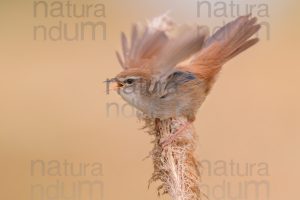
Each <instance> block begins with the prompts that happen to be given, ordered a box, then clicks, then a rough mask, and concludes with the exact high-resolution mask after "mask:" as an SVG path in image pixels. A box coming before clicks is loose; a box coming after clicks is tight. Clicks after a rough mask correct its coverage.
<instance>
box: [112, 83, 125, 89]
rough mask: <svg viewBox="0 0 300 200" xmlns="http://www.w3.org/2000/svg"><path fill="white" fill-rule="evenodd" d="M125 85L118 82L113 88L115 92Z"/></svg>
mask: <svg viewBox="0 0 300 200" xmlns="http://www.w3.org/2000/svg"><path fill="white" fill-rule="evenodd" d="M123 86H124V85H123V84H122V83H121V82H116V83H115V85H114V86H113V90H118V89H120V88H121V87H123Z"/></svg>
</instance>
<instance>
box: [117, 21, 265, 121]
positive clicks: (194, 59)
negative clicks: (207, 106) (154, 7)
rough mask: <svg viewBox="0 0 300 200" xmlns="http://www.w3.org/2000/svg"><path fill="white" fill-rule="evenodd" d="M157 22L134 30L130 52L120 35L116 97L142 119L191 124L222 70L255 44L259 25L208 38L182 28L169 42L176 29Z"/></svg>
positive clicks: (238, 25)
mask: <svg viewBox="0 0 300 200" xmlns="http://www.w3.org/2000/svg"><path fill="white" fill-rule="evenodd" d="M156 20H160V21H159V23H150V24H148V26H147V27H146V28H144V29H143V30H142V31H140V30H138V27H137V26H136V25H134V26H133V28H132V33H131V44H130V46H129V44H128V40H127V38H126V36H125V34H124V33H122V35H121V40H122V50H123V58H122V57H121V55H120V54H119V53H117V57H118V60H119V62H120V65H121V66H122V67H123V68H124V71H122V72H121V73H120V74H118V75H117V76H116V78H115V79H114V80H116V81H117V83H118V86H119V94H120V95H121V96H122V97H123V99H124V100H125V101H127V102H128V103H130V104H131V105H133V106H135V107H136V108H137V109H138V110H140V111H142V112H143V113H144V114H145V115H146V116H150V117H153V118H159V119H167V118H174V117H186V118H187V119H188V120H189V121H193V120H194V119H195V114H196V112H197V110H198V108H199V107H200V105H201V104H202V103H203V101H204V99H205V97H206V96H207V94H208V92H209V91H210V89H211V86H212V85H213V82H214V80H215V77H216V75H217V74H218V72H219V71H220V70H221V67H222V66H223V65H224V64H225V63H226V62H227V61H228V60H230V59H232V58H233V57H235V56H236V55H238V54H239V53H241V52H243V51H245V50H246V49H248V48H249V47H251V46H253V45H254V44H256V43H257V42H258V39H257V38H254V39H251V36H252V35H254V34H255V33H256V32H257V31H258V30H259V28H260V25H258V24H256V18H255V17H253V18H252V17H250V15H247V16H242V17H239V18H237V19H236V20H234V21H232V22H230V23H228V24H226V25H225V26H223V27H222V28H221V29H220V30H218V31H217V32H216V33H215V34H213V35H212V36H210V37H208V31H207V29H206V28H205V27H199V26H194V27H193V26H185V27H184V28H181V29H183V30H181V31H178V32H179V33H177V34H176V35H175V37H174V36H173V37H172V36H170V34H169V32H170V31H169V30H170V29H175V30H180V27H176V26H175V25H174V23H172V22H171V21H170V20H169V19H168V18H166V17H164V18H161V19H159V18H157V19H156ZM153 24H154V25H153ZM184 61H185V62H184Z"/></svg>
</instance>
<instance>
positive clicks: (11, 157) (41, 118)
mask: <svg viewBox="0 0 300 200" xmlns="http://www.w3.org/2000/svg"><path fill="white" fill-rule="evenodd" d="M47 2H48V4H49V6H50V3H51V2H54V1H50V0H49V1H47ZM63 2H67V1H63ZM70 2H72V3H73V4H75V5H77V6H78V9H79V6H81V5H82V4H84V5H87V4H94V5H95V4H96V3H103V4H104V5H105V15H106V17H102V18H97V17H92V16H90V17H85V18H76V17H71V18H68V17H62V18H54V17H51V16H48V18H44V17H42V16H41V15H38V16H37V17H36V18H35V17H34V16H33V13H34V11H33V10H34V9H33V4H34V1H28V0H26V1H24V0H1V2H0V20H1V29H0V42H1V45H0V51H1V59H0V158H1V161H0V177H1V180H0V199H9V200H21V199H23V200H29V199H32V200H35V199H45V200H46V199H47V200H50V199H59V200H62V199H67V198H66V196H69V199H72V200H80V199H89V197H88V194H87V191H83V196H81V197H80V195H79V194H78V188H77V189H76V188H75V195H74V196H72V195H71V194H72V191H73V190H72V188H73V185H75V187H76V185H77V186H78V181H85V180H87V181H98V182H100V183H101V184H102V186H103V189H99V193H97V194H96V191H98V190H95V197H93V198H92V199H101V198H98V196H97V195H100V194H102V195H103V198H102V199H105V200H116V199H130V200H134V199H144V200H150V199H158V197H157V196H156V190H155V187H156V185H153V186H152V187H150V189H149V190H148V189H147V181H148V179H149V178H150V176H151V173H152V163H151V160H149V159H148V160H145V161H142V159H143V158H144V157H146V156H147V155H148V152H149V151H150V150H151V148H152V146H151V144H150V141H151V140H152V138H151V137H150V136H149V135H147V134H146V133H144V132H142V131H140V130H139V129H140V127H141V126H142V124H141V123H139V122H138V121H137V120H136V119H135V118H134V117H130V116H129V117H128V116H126V115H131V110H130V108H129V107H127V106H126V105H125V103H124V102H123V101H122V100H121V98H120V97H119V96H117V95H116V94H113V93H111V94H110V95H106V94H105V90H106V88H105V84H104V83H103V81H104V80H106V78H111V77H113V76H114V75H115V74H116V73H118V72H119V71H120V70H121V68H120V67H119V65H118V63H117V60H116V58H115V53H114V51H115V50H116V49H119V47H120V45H119V34H120V31H126V32H128V30H129V28H130V25H131V24H132V23H133V22H136V21H143V20H145V19H150V18H152V17H154V16H156V15H159V14H161V13H163V12H165V11H166V10H171V11H172V12H171V16H172V17H173V18H174V19H175V20H176V21H178V22H180V23H183V22H193V23H194V22H196V23H200V24H207V25H210V26H215V25H217V24H219V25H220V24H222V23H223V21H226V22H228V21H229V20H232V19H233V18H234V17H231V16H230V14H228V16H227V17H224V16H223V17H217V16H213V17H207V13H205V12H204V11H203V13H202V11H201V15H202V14H203V17H201V18H199V17H197V1H196V0H188V1H180V0H175V1H174V0H162V1H150V0H147V1H138V0H129V1H126V2H124V1H121V0H103V1H70ZM216 2H218V1H212V2H211V6H212V7H213V6H214V3H216ZM219 2H220V1H219ZM223 3H224V4H226V6H227V9H228V13H230V7H229V3H230V2H227V1H224V2H223ZM233 3H235V4H239V5H240V10H241V13H242V14H244V13H245V6H246V5H247V4H250V5H251V4H254V5H256V6H257V7H256V11H255V10H254V12H253V14H254V15H256V14H257V8H258V6H259V5H261V4H263V3H264V4H266V5H267V6H268V10H269V16H263V17H260V18H259V19H260V21H264V22H266V23H268V24H269V26H270V27H269V33H270V35H269V38H268V37H267V35H266V29H263V30H262V31H261V33H260V37H261V42H260V43H259V44H258V45H256V46H255V47H253V48H251V49H250V50H249V51H247V52H246V53H244V54H242V55H240V56H239V57H238V58H236V59H234V60H232V61H230V62H229V63H228V64H227V65H226V66H225V68H224V70H223V71H222V73H221V75H220V76H219V80H218V81H217V84H216V85H215V87H214V89H213V91H212V93H211V94H210V96H209V97H208V98H207V100H206V102H205V103H204V105H203V106H202V108H201V109H200V112H199V113H198V115H197V117H198V118H197V121H196V123H195V127H196V130H197V131H198V133H199V148H198V154H199V158H200V159H204V160H207V161H208V163H210V164H211V166H210V168H211V169H212V170H216V169H215V167H217V166H216V162H217V161H218V160H219V161H218V162H217V163H226V166H225V167H227V169H226V170H228V173H227V175H224V174H221V175H218V174H217V173H212V174H211V175H209V173H208V171H207V170H208V165H206V164H204V165H203V167H204V169H203V171H204V172H203V184H206V188H210V192H209V194H208V196H210V198H209V199H211V200H214V199H239V200H242V199H272V200H279V199H297V198H299V192H298V190H299V189H298V184H299V178H300V172H299V168H300V158H299V150H300V136H299V133H300V116H299V115H300V106H299V102H300V93H299V85H300V79H299V74H300V65H299V64H300V62H299V34H300V28H299V24H298V19H299V17H300V14H299V11H298V8H299V6H300V3H299V2H298V1H296V0H289V1H276V2H275V1H270V0H269V1H268V0H266V1H250V0H248V1H242V0H239V1H233ZM220 5H221V4H219V6H220ZM212 9H213V8H212ZM203 10H205V8H203ZM95 20H96V21H97V20H100V21H103V22H104V23H105V24H106V27H107V29H106V40H103V39H101V38H100V39H99V38H98V40H95V41H93V40H91V39H86V40H83V41H72V42H70V41H65V40H59V41H52V40H50V39H48V40H46V41H43V40H41V39H40V40H34V39H33V27H34V26H37V25H40V24H42V25H44V26H45V27H51V26H53V25H55V24H57V23H58V22H59V21H62V22H63V23H66V24H67V25H69V27H70V29H71V28H72V27H73V28H74V24H75V23H81V22H86V21H95ZM111 103H116V104H117V106H118V108H119V109H122V108H124V109H125V111H124V112H123V113H120V114H119V115H118V114H117V113H116V110H114V109H108V110H107V108H108V107H107V105H109V104H111ZM124 105H125V107H124ZM35 160H40V161H41V162H42V163H44V165H45V168H46V169H45V170H46V172H45V173H46V174H45V175H44V176H43V175H42V173H41V170H42V167H41V165H35V166H34V167H33V168H34V169H32V165H31V164H32V161H35ZM65 160H66V161H67V162H69V163H71V165H72V167H73V168H75V170H77V171H78V170H79V168H80V166H82V165H83V164H82V163H86V164H90V165H92V164H94V163H101V166H102V168H101V170H102V173H98V174H97V175H93V174H92V173H90V171H88V172H87V173H86V174H85V175H84V174H83V172H81V174H80V175H82V176H74V175H70V174H69V175H65V174H64V172H65V171H64V170H65V168H64V167H63V165H64V164H63V163H64V162H65ZM51 161H52V164H51ZM49 162H50V164H49ZM232 162H235V163H237V164H238V165H239V167H238V168H239V170H240V171H239V172H240V175H237V174H236V173H237V171H238V170H237V169H234V170H233V171H234V173H235V174H231V173H229V172H230V167H231V164H230V163H232ZM53 163H54V164H53ZM55 163H56V164H55ZM262 164H264V165H266V166H267V167H265V169H266V168H267V172H263V174H260V172H258V171H259V169H260V168H261V166H262ZM57 165H60V166H57ZM250 165H252V167H250ZM51 167H52V169H49V168H51ZM69 167H70V165H69ZM219 167H220V166H219ZM235 167H237V165H235ZM53 168H54V169H53ZM58 168H59V169H60V170H61V171H60V172H61V176H59V175H57V173H58V172H57V173H55V172H54V175H53V174H52V173H50V172H49V171H47V170H50V171H51V170H54V171H55V170H57V169H58ZM250 168H251V169H250ZM31 170H33V171H34V173H33V174H31V172H32V171H31ZM68 170H70V169H69V168H67V169H66V171H67V172H68ZM88 170H89V169H88ZM251 170H252V172H251V173H250V171H251ZM52 172H53V171H52ZM246 172H247V173H246ZM241 174H242V175H241ZM57 181H58V182H59V183H60V184H64V189H61V188H63V187H61V185H60V189H59V192H58V193H57V191H58V190H57V188H56V186H51V185H53V184H56V183H57ZM251 181H252V182H251ZM260 181H263V183H266V185H267V186H268V187H265V186H264V185H263V186H262V187H261V188H259V190H258V191H256V190H255V188H254V189H253V188H250V187H247V185H248V186H249V183H260ZM224 182H225V186H224V185H222V184H224ZM36 184H38V185H40V186H41V188H40V189H36V190H32V187H33V186H34V185H36ZM259 187H260V186H259ZM267 190H268V191H269V197H267V195H266V193H267ZM62 191H64V192H65V196H64V195H63V194H62V193H63V192H62ZM76 192H77V193H76ZM33 193H34V195H33ZM41 193H43V194H44V198H42V197H40V198H39V197H38V195H40V194H41ZM256 195H258V197H257V198H256ZM70 196H71V197H70ZM161 199H168V197H166V196H164V197H161Z"/></svg>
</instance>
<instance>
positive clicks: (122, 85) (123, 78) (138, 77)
mask: <svg viewBox="0 0 300 200" xmlns="http://www.w3.org/2000/svg"><path fill="white" fill-rule="evenodd" d="M150 79H151V76H150V73H149V71H148V70H146V69H140V68H139V69H135V68H133V69H132V68H131V69H127V70H124V71H122V72H121V73H119V74H118V75H117V76H116V77H115V78H114V81H115V83H116V88H117V91H118V93H119V94H120V95H121V97H122V98H123V99H124V100H125V101H127V102H128V103H129V104H131V105H133V106H135V107H140V104H141V103H143V102H141V101H143V99H144V98H143V97H145V96H147V88H148V87H149V84H150Z"/></svg>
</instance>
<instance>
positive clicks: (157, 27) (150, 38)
mask: <svg viewBox="0 0 300 200" xmlns="http://www.w3.org/2000/svg"><path fill="white" fill-rule="evenodd" d="M171 26H172V21H171V19H170V18H168V17H167V15H163V16H160V17H157V18H154V19H153V20H152V21H151V22H150V23H148V25H147V26H146V27H143V28H139V27H138V26H137V25H136V24H135V25H133V26H132V31H131V43H130V46H129V44H128V39H127V37H126V35H125V34H124V33H121V42H122V53H123V58H122V56H121V54H120V53H119V52H116V54H117V58H118V60H119V63H120V65H121V66H122V67H123V68H124V69H125V70H126V69H129V68H138V67H144V66H145V65H146V64H147V63H149V62H151V60H153V58H155V57H156V56H157V55H158V54H159V53H160V52H161V50H162V48H163V47H164V46H165V45H166V44H167V43H168V41H169V38H168V36H167V34H166V32H167V30H168V29H170V27H171Z"/></svg>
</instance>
